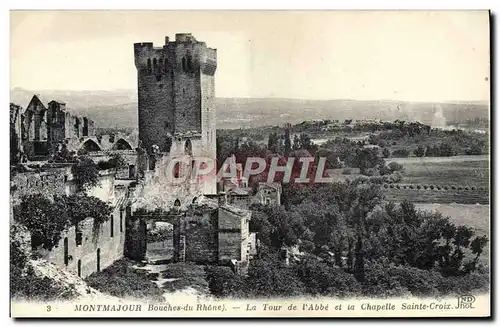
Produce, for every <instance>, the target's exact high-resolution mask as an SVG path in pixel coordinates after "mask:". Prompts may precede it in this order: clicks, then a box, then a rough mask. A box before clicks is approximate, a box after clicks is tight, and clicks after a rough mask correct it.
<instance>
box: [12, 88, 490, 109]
mask: <svg viewBox="0 0 500 327" xmlns="http://www.w3.org/2000/svg"><path fill="white" fill-rule="evenodd" d="M16 89H20V90H24V91H27V92H33V94H39V92H117V91H134V92H137V89H133V88H116V89H36V90H29V89H25V88H23V87H21V86H15V87H11V88H10V92H12V91H14V90H16ZM215 98H217V99H256V100H301V101H324V102H326V101H341V100H344V101H359V102H366V101H380V102H383V101H387V102H403V103H404V102H407V103H411V102H415V103H448V104H449V103H477V102H480V103H484V104H488V105H490V104H491V100H436V101H434V100H397V99H388V98H380V99H356V98H330V99H318V98H294V97H279V96H267V97H263V96H258V97H252V96H232V97H231V96H215Z"/></svg>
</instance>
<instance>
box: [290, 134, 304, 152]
mask: <svg viewBox="0 0 500 327" xmlns="http://www.w3.org/2000/svg"><path fill="white" fill-rule="evenodd" d="M301 146H302V145H301V144H300V138H299V136H298V135H297V134H295V135H294V136H293V147H292V148H293V149H294V150H299V149H300V148H301Z"/></svg>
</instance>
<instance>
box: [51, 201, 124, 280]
mask: <svg viewBox="0 0 500 327" xmlns="http://www.w3.org/2000/svg"><path fill="white" fill-rule="evenodd" d="M112 217H113V218H112V219H109V220H108V221H106V222H104V223H103V224H101V225H97V226H96V225H95V224H94V219H93V218H88V219H86V220H84V221H82V222H80V224H79V230H80V231H81V232H82V244H81V245H76V227H71V228H69V230H67V231H66V232H65V233H63V234H62V235H61V240H60V241H59V243H58V245H57V246H56V247H54V248H53V249H52V250H51V251H42V252H41V254H42V257H43V259H45V260H47V261H49V262H51V263H53V264H55V265H57V266H59V267H61V268H63V269H66V270H69V271H71V272H73V273H74V274H78V270H79V269H80V276H81V277H82V278H85V277H87V276H89V275H90V274H92V273H93V272H97V271H98V268H99V270H103V269H105V268H106V267H109V266H110V265H111V264H113V262H115V261H116V260H119V259H121V258H122V257H123V255H124V244H125V214H124V213H122V218H121V219H120V209H119V208H115V210H114V211H113V214H112ZM111 230H113V234H111V233H112V232H111ZM65 239H66V240H67V248H68V252H67V254H68V260H67V264H66V262H65V250H64V248H65V246H64V244H65ZM98 253H99V255H98ZM79 267H80V268H79Z"/></svg>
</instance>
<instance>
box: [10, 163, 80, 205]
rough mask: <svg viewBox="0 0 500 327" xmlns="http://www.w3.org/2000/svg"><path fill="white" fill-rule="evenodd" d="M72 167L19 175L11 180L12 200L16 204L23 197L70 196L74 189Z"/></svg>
mask: <svg viewBox="0 0 500 327" xmlns="http://www.w3.org/2000/svg"><path fill="white" fill-rule="evenodd" d="M70 169H71V167H62V168H58V169H53V170H50V171H43V172H26V173H18V174H16V175H14V176H13V177H12V179H11V186H12V187H11V200H12V201H13V202H16V201H17V200H18V199H20V198H21V197H22V196H23V195H28V194H38V193H40V194H44V195H45V196H51V195H54V194H58V195H63V194H66V195H70V194H72V193H73V192H74V188H73V187H72V182H71V181H70V179H71V173H70Z"/></svg>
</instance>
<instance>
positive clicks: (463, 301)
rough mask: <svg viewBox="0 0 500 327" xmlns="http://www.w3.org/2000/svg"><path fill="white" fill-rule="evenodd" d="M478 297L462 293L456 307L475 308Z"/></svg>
mask: <svg viewBox="0 0 500 327" xmlns="http://www.w3.org/2000/svg"><path fill="white" fill-rule="evenodd" d="M474 302H476V298H475V297H474V296H473V295H460V296H459V297H458V305H457V307H456V309H473V308H474V306H473V304H474Z"/></svg>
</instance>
